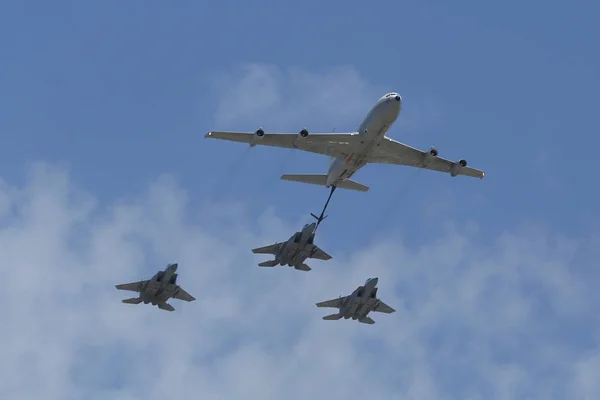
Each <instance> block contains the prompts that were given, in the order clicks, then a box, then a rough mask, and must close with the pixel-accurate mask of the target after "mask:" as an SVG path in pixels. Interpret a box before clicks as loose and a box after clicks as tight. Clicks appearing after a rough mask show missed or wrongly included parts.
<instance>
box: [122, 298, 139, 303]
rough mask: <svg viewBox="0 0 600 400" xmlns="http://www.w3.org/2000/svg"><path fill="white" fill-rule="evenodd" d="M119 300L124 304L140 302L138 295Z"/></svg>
mask: <svg viewBox="0 0 600 400" xmlns="http://www.w3.org/2000/svg"><path fill="white" fill-rule="evenodd" d="M121 301H122V302H123V303H126V304H140V303H141V302H142V299H141V298H139V297H132V298H131V299H125V300H121Z"/></svg>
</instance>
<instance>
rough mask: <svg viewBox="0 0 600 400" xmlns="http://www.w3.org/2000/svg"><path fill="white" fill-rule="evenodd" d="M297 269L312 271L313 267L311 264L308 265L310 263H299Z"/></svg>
mask: <svg viewBox="0 0 600 400" xmlns="http://www.w3.org/2000/svg"><path fill="white" fill-rule="evenodd" d="M296 269H297V270H298V271H307V272H308V271H310V270H311V269H312V268H311V267H309V266H308V265H306V264H302V265H299V266H297V267H296Z"/></svg>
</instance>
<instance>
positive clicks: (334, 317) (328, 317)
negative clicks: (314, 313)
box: [323, 314, 342, 321]
mask: <svg viewBox="0 0 600 400" xmlns="http://www.w3.org/2000/svg"><path fill="white" fill-rule="evenodd" d="M340 318H342V314H330V315H326V316H324V317H323V319H324V320H326V321H337V320H338V319H340Z"/></svg>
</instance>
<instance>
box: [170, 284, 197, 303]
mask: <svg viewBox="0 0 600 400" xmlns="http://www.w3.org/2000/svg"><path fill="white" fill-rule="evenodd" d="M173 298H174V299H178V300H183V301H194V300H196V298H195V297H194V296H192V295H191V294H189V293H188V292H186V291H185V290H183V289H182V288H181V286H180V287H179V289H178V290H177V292H176V293H175V295H174V296H173Z"/></svg>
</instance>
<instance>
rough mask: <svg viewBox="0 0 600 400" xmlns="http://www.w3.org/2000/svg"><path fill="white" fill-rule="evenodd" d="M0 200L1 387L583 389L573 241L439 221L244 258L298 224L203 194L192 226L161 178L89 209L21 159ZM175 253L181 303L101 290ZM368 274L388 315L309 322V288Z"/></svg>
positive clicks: (61, 177) (385, 392)
mask: <svg viewBox="0 0 600 400" xmlns="http://www.w3.org/2000/svg"><path fill="white" fill-rule="evenodd" d="M0 199H2V204H5V205H6V206H4V208H3V209H4V210H5V211H4V213H3V214H2V217H1V218H2V220H1V221H2V225H1V228H0V271H1V274H2V276H3V277H4V279H5V281H4V285H3V291H1V292H0V301H1V302H2V304H3V312H2V329H0V340H1V342H2V344H3V351H2V357H1V358H0V374H1V376H2V378H3V379H2V380H1V381H0V395H1V396H2V398H40V399H41V398H44V399H81V398H90V399H101V398H102V399H104V398H115V399H138V398H140V399H141V398H147V399H159V398H186V397H190V396H193V397H199V398H210V399H227V400H229V399H241V398H243V399H258V398H260V399H282V398H285V399H301V398H302V399H306V398H309V397H310V398H342V397H350V396H352V397H365V396H370V397H371V398H378V399H383V398H407V399H424V400H428V399H513V398H520V399H525V398H531V399H555V398H556V399H558V398H561V399H562V398H573V399H575V398H581V399H592V398H597V396H598V386H597V384H596V381H597V379H595V378H596V376H597V370H598V356H597V354H598V353H597V351H598V350H597V349H596V353H593V351H594V349H593V346H594V344H595V345H596V346H597V345H598V343H597V341H595V338H596V337H595V336H593V335H592V333H594V332H596V333H597V332H598V327H599V326H598V323H597V318H596V315H597V305H598V304H599V303H598V299H599V296H598V294H597V290H596V283H595V282H597V279H596V280H594V279H592V278H597V276H596V277H591V276H589V275H585V276H582V275H581V274H577V273H576V270H577V269H578V267H579V265H580V263H581V262H586V260H582V259H581V257H580V256H581V254H587V248H586V246H587V244H586V241H584V240H582V239H578V240H574V239H568V238H562V237H561V236H560V235H556V234H553V233H551V232H548V231H546V230H544V229H542V228H539V229H533V228H529V229H522V230H519V229H517V230H512V231H508V232H506V233H505V234H503V235H502V236H501V237H499V238H486V240H485V241H484V240H482V239H481V237H480V236H478V235H481V232H478V233H464V232H461V228H462V227H461V226H460V224H457V225H456V226H455V227H454V228H448V229H446V230H441V231H440V232H439V233H438V234H433V233H432V238H431V242H430V243H427V244H423V245H421V246H419V247H416V248H414V247H409V246H406V245H404V244H403V242H402V239H401V237H400V236H398V237H390V238H388V240H387V241H385V242H382V243H377V244H373V245H369V246H367V247H365V248H361V249H356V250H354V251H351V252H350V253H347V254H346V253H345V252H344V249H343V248H341V247H337V246H335V245H333V244H329V245H328V246H329V247H327V248H326V250H327V251H329V252H330V253H331V254H333V255H334V257H335V258H334V259H333V260H331V261H328V262H317V261H313V262H311V266H313V271H312V272H309V273H302V272H298V271H294V270H292V269H289V268H274V269H261V268H259V267H257V266H256V264H257V263H258V262H260V261H261V260H262V259H263V258H262V257H255V256H254V255H252V254H251V253H250V250H249V249H250V248H252V247H254V246H257V245H263V244H267V243H269V242H270V241H271V240H273V239H274V238H281V237H287V236H289V235H290V234H291V232H293V231H294V229H297V228H298V226H295V225H294V224H290V223H289V222H286V221H282V220H281V219H280V218H279V217H278V216H277V215H274V214H273V213H272V212H267V213H266V214H265V215H264V216H263V217H262V218H261V219H260V220H259V221H253V220H251V219H250V218H249V217H244V218H241V219H240V218H239V217H240V215H248V214H246V213H245V211H244V210H243V208H242V209H236V210H234V211H233V214H232V215H230V216H228V215H227V213H226V211H224V210H225V209H224V207H223V205H220V210H221V212H220V215H218V216H216V217H213V218H217V219H219V220H221V221H222V222H223V223H222V224H221V228H220V229H218V230H212V229H211V230H208V229H207V228H206V226H205V222H204V219H198V215H196V213H195V212H194V211H193V209H194V207H192V206H191V205H190V201H189V200H188V199H187V195H186V192H185V190H183V189H182V188H180V187H178V186H177V185H176V184H175V183H174V181H173V180H172V179H170V178H169V177H161V178H159V179H158V180H157V181H156V182H155V183H154V185H153V186H152V187H151V188H149V190H148V192H147V193H144V194H141V195H140V196H139V197H138V198H136V199H123V200H121V201H119V202H118V203H116V204H113V205H107V206H104V207H101V206H100V204H99V203H98V202H97V201H96V200H95V199H94V197H93V196H92V195H90V194H86V193H82V192H81V191H80V190H79V189H78V188H77V187H76V185H74V183H73V182H71V180H70V179H69V176H68V174H67V172H66V171H65V170H61V169H57V168H55V167H52V166H49V165H44V164H38V165H35V166H34V167H33V168H32V170H31V173H30V174H29V178H28V181H27V183H26V184H25V185H23V186H20V187H17V186H14V185H10V184H6V183H4V184H2V185H0ZM194 204H195V202H194ZM8 205H11V206H10V207H9V206H8ZM206 207H208V209H207V210H204V212H203V213H202V215H209V214H210V213H211V211H212V210H213V209H215V208H216V206H215V205H207V206H206ZM228 221H229V222H231V223H228ZM235 221H238V222H237V223H236V222H235ZM398 234H400V232H399V233H398ZM402 234H405V235H408V234H410V232H408V231H404V232H402ZM328 240H329V239H328V238H324V237H323V238H321V239H320V240H319V239H317V242H319V241H321V242H323V241H328ZM329 243H331V242H329ZM174 261H177V262H179V263H180V282H181V284H182V285H183V286H184V288H186V290H188V291H189V292H190V293H192V294H193V295H195V296H196V297H197V298H198V300H197V301H196V302H194V303H189V304H188V303H182V302H178V301H174V302H173V304H174V306H175V307H176V311H175V312H173V313H168V312H163V311H160V310H158V309H156V308H153V307H150V306H144V305H138V306H133V305H126V304H122V303H121V302H120V300H121V299H123V298H125V297H126V296H127V293H122V292H118V291H117V290H116V289H115V288H114V284H116V283H123V282H128V281H134V280H138V279H143V278H147V277H150V276H151V275H152V274H153V273H154V272H156V271H157V270H158V269H159V268H162V267H164V265H165V264H166V263H167V262H174ZM587 262H591V260H587ZM371 276H379V277H380V286H381V289H380V291H379V295H380V297H381V298H382V299H383V300H384V301H385V302H386V303H388V304H390V305H391V306H393V307H395V308H396V309H397V310H398V311H397V313H395V314H392V315H379V314H377V315H374V316H373V318H374V319H375V320H376V321H377V323H376V324H375V325H373V326H365V325H360V324H357V323H352V322H351V321H343V320H342V321H338V322H328V321H323V320H321V317H322V316H323V315H325V314H326V312H327V311H328V310H321V309H317V308H316V307H315V306H314V303H315V302H317V301H321V300H326V299H329V298H333V297H337V296H338V295H340V294H345V293H348V292H350V291H352V290H353V289H354V288H355V287H356V286H357V285H358V284H360V283H362V282H363V281H364V280H365V279H366V278H367V277H371ZM586 332H590V333H589V335H587V334H586Z"/></svg>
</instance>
